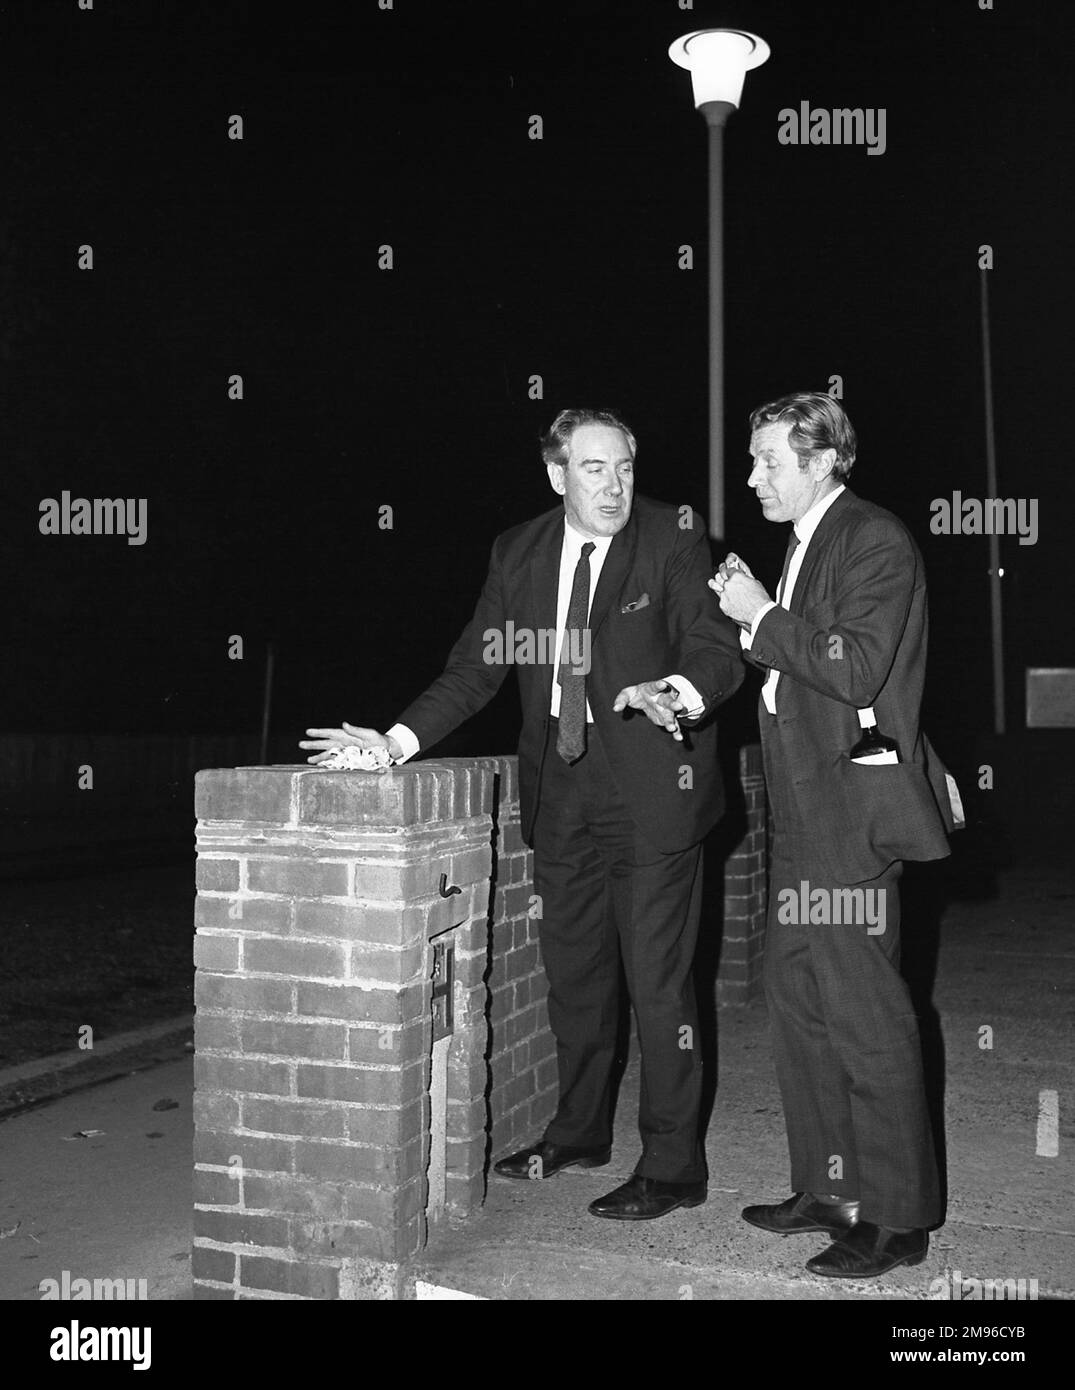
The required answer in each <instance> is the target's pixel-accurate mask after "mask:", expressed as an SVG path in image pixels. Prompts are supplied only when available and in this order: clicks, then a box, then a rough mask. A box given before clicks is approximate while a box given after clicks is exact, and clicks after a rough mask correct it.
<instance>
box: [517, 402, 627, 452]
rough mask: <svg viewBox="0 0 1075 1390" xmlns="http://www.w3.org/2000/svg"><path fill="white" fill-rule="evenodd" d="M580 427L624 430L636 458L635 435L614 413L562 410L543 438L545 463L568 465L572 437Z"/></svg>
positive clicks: (607, 411) (542, 445)
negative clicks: (601, 426) (599, 426)
mask: <svg viewBox="0 0 1075 1390" xmlns="http://www.w3.org/2000/svg"><path fill="white" fill-rule="evenodd" d="M580 425H608V426H609V428H610V429H614V430H622V431H623V432H624V434H625V435H626V436H627V442H628V444H629V445H630V446H631V457H632V458H634V456H635V453H636V451H637V449H638V445H637V442H636V440H635V437H634V434H633V432H632V431H631V429H630V427H629V426H628V425H626V424H625V423H624V421H623V420H621V419H620V417H619V416H618V415H617V414H616V413H615V412H614V411H612V410H561V411H560V413H559V415H557V417H556V419H555V420H554V421H553V422H552V424H551V425H550V426H549V428H548V430H546V432H545V433H544V434H543V435H542V437H541V457H542V459H543V460H544V462H545V463H559V464H561V465H563V464H566V463H567V451H568V447H569V445H570V443H571V436H572V435H573V434H574V433H575V431H576V430H577V429H578V428H579V426H580Z"/></svg>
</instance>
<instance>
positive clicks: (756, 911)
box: [711, 743, 769, 1004]
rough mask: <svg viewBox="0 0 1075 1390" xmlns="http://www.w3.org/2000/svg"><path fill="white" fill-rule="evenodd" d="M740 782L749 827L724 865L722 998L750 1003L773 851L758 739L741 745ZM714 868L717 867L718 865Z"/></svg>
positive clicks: (757, 986) (757, 980) (756, 990)
mask: <svg viewBox="0 0 1075 1390" xmlns="http://www.w3.org/2000/svg"><path fill="white" fill-rule="evenodd" d="M739 782H740V789H741V792H742V796H743V820H744V824H745V829H744V832H743V836H742V839H741V840H740V841H739V843H738V844H737V845H736V846H735V848H734V849H733V850H732V852H731V854H730V855H729V856H728V859H727V861H726V862H725V865H724V932H723V939H722V942H721V949H720V964H719V966H718V969H717V1003H718V1004H747V1003H749V1002H750V1001H751V1000H752V999H754V998H757V997H758V995H759V994H760V992H761V968H762V959H763V956H764V953H765V912H766V904H767V901H768V873H769V853H768V845H767V839H766V837H767V827H766V821H767V809H766V808H767V803H766V798H765V775H764V772H763V770H762V761H761V746H760V745H759V744H756V743H754V744H749V745H748V746H747V747H745V748H742V749H740V752H739ZM711 868H712V869H713V870H714V871H715V870H716V865H712V866H711Z"/></svg>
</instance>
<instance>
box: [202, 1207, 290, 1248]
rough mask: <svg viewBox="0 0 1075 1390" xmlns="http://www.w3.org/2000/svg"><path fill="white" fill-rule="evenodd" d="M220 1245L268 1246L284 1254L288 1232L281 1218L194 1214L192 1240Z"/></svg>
mask: <svg viewBox="0 0 1075 1390" xmlns="http://www.w3.org/2000/svg"><path fill="white" fill-rule="evenodd" d="M199 1236H202V1237H204V1239H206V1240H215V1241H218V1242H219V1243H220V1244H222V1245H270V1246H275V1247H277V1248H280V1249H284V1250H286V1249H287V1247H288V1245H289V1243H290V1239H291V1236H290V1231H289V1226H288V1221H287V1218H286V1217H284V1216H258V1215H255V1214H252V1213H250V1212H248V1211H195V1213H194V1238H195V1240H197V1238H198V1237H199Z"/></svg>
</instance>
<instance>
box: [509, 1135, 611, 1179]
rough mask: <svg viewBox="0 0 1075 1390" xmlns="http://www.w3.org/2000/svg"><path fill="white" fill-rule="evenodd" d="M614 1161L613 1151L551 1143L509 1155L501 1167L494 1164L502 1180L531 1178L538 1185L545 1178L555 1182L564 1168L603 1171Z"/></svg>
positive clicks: (543, 1140)
mask: <svg viewBox="0 0 1075 1390" xmlns="http://www.w3.org/2000/svg"><path fill="white" fill-rule="evenodd" d="M611 1157H612V1150H611V1149H608V1148H604V1149H574V1148H571V1147H570V1146H569V1145H567V1144H550V1143H549V1141H548V1140H547V1139H542V1140H541V1142H540V1143H538V1144H533V1145H531V1147H530V1148H529V1149H520V1150H519V1152H518V1153H515V1154H509V1155H508V1157H507V1158H502V1159H501V1160H500V1162H499V1163H494V1164H493V1171H494V1172H495V1173H499V1174H500V1176H501V1177H502V1178H528V1179H529V1180H530V1181H531V1182H536V1181H538V1180H539V1179H541V1178H551V1177H552V1176H553V1174H554V1173H558V1172H559V1171H560V1169H561V1168H570V1167H572V1166H573V1165H574V1166H575V1167H577V1168H603V1167H604V1166H605V1164H606V1163H607V1162H608V1161H609V1159H610V1158H611Z"/></svg>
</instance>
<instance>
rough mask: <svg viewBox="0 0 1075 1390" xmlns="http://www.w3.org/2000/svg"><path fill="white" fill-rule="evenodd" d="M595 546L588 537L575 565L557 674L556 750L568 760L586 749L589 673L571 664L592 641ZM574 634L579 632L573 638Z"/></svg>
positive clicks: (583, 657)
mask: <svg viewBox="0 0 1075 1390" xmlns="http://www.w3.org/2000/svg"><path fill="white" fill-rule="evenodd" d="M594 548H595V547H594V543H593V541H587V542H586V544H585V545H584V546H583V547H582V554H581V555H580V556H579V562H578V564H577V565H576V566H575V578H574V581H573V582H572V585H571V599H570V601H569V603H568V605H567V626H566V628H565V630H564V640H563V645H562V646H561V648H560V669H559V672H558V674H557V677H556V679H557V680H558V681H559V683H560V729H559V732H558V734H557V737H556V751H557V753H559V754H560V757H561V758H563V760H564V762H565V763H574V762H577V761H578V760H579V758H581V757H582V755H583V753H585V752H586V676H585V674H584V673H583V671H582V669H581V666H580V667H579V668H576V667H574V666H572V664H571V658H572V653H574V655H575V657H576V658H577V659H578V660H579V661H580V662H584V660H585V658H586V656H587V655H588V654H589V643H588V641H587V639H586V637H585V635H584V634H585V633H587V632H588V631H589V629H588V627H587V622H588V617H589V611H590V552H591V551H592V550H593V549H594ZM573 634H577V635H575V636H574V641H572V636H573Z"/></svg>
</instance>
